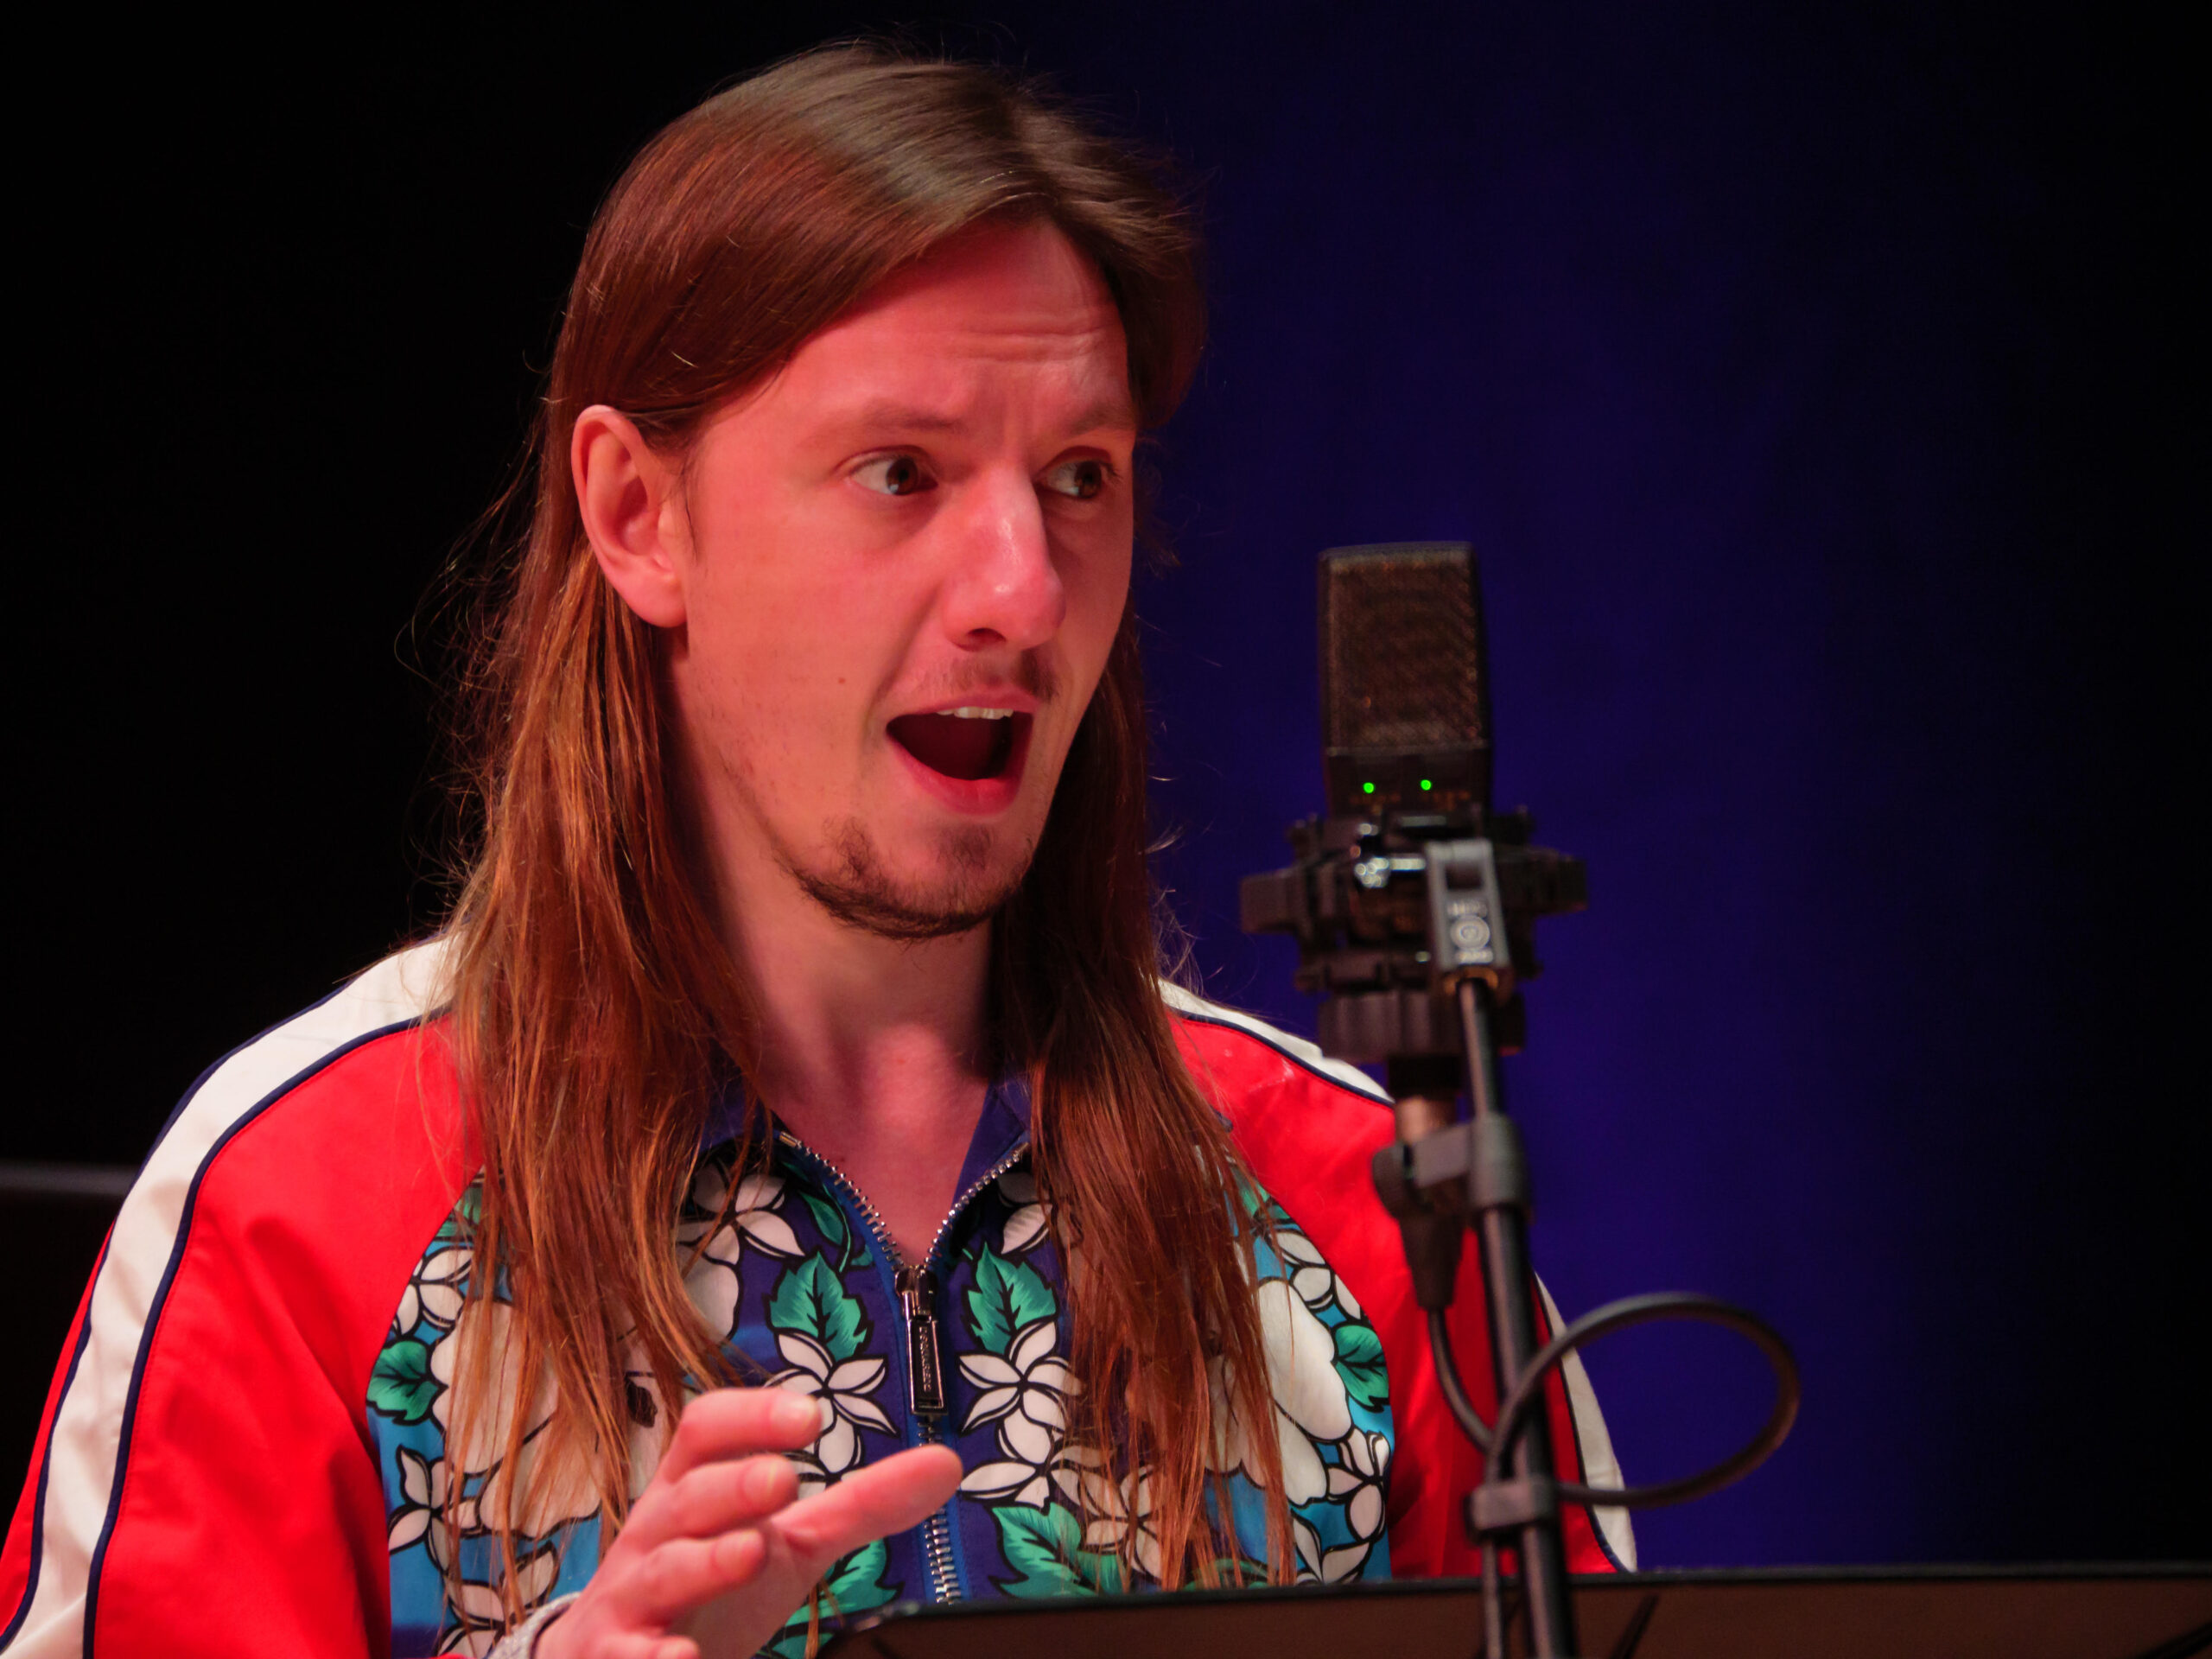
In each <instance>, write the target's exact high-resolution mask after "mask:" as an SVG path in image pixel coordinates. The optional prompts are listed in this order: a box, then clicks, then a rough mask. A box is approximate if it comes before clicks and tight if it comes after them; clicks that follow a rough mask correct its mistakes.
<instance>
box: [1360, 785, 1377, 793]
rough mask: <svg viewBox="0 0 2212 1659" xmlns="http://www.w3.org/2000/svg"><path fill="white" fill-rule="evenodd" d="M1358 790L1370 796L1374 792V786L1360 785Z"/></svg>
mask: <svg viewBox="0 0 2212 1659" xmlns="http://www.w3.org/2000/svg"><path fill="white" fill-rule="evenodd" d="M1360 788H1361V789H1363V790H1364V791H1366V792H1367V793H1368V794H1370V795H1372V794H1373V793H1374V792H1375V785H1372V784H1362V785H1360Z"/></svg>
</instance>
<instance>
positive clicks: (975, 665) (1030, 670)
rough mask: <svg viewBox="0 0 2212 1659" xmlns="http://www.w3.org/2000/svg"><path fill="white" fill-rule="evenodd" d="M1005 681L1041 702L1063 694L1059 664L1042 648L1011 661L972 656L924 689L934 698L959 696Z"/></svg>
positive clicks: (923, 689) (1001, 683) (1054, 698)
mask: <svg viewBox="0 0 2212 1659" xmlns="http://www.w3.org/2000/svg"><path fill="white" fill-rule="evenodd" d="M1004 685H1013V686H1014V687H1016V688H1017V689H1018V690H1023V691H1027V693H1028V694H1029V695H1030V696H1033V697H1034V698H1036V699H1037V701H1038V702H1053V701H1055V700H1056V699H1058V696H1059V695H1060V671H1059V667H1058V664H1055V663H1054V662H1052V660H1051V659H1050V658H1047V657H1046V656H1045V655H1044V654H1043V653H1042V652H1034V651H1025V652H1022V653H1021V654H1020V656H1019V657H1017V658H1014V661H1013V662H1012V664H1003V663H994V662H989V661H984V662H977V661H973V660H970V661H968V662H963V663H961V664H958V665H957V666H956V667H954V668H953V669H951V670H950V671H949V672H947V673H946V675H945V676H944V678H943V679H942V680H938V681H932V682H931V683H930V684H929V685H927V686H925V687H923V688H921V691H922V694H923V695H925V696H929V697H931V698H937V697H957V696H964V695H965V694H966V693H968V692H970V691H982V690H989V689H990V688H992V687H994V686H1004Z"/></svg>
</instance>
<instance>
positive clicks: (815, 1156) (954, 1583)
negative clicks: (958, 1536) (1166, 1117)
mask: <svg viewBox="0 0 2212 1659" xmlns="http://www.w3.org/2000/svg"><path fill="white" fill-rule="evenodd" d="M776 1138H777V1139H778V1140H779V1141H782V1142H783V1143H784V1144H785V1146H787V1147H791V1149H792V1150H793V1151H794V1152H797V1153H798V1154H801V1155H803V1156H804V1157H805V1158H806V1159H807V1160H808V1161H810V1163H812V1164H813V1165H814V1166H816V1167H817V1169H819V1170H821V1171H822V1173H823V1174H825V1175H827V1176H828V1177H829V1179H831V1180H832V1181H834V1182H836V1184H837V1185H838V1186H839V1187H841V1188H842V1189H843V1191H844V1192H846V1194H847V1195H848V1196H849V1197H850V1198H851V1199H852V1201H853V1204H854V1205H855V1208H857V1209H858V1210H859V1211H860V1212H861V1222H862V1224H864V1225H865V1226H866V1227H867V1228H868V1232H869V1234H870V1236H872V1237H873V1239H874V1243H875V1244H876V1247H877V1248H878V1249H880V1250H882V1252H883V1254H884V1256H885V1258H886V1259H887V1260H888V1261H889V1262H890V1263H891V1267H892V1274H893V1281H894V1283H895V1284H896V1285H897V1287H898V1291H899V1313H901V1314H902V1315H903V1316H904V1317H905V1319H906V1395H907V1406H908V1408H909V1413H910V1414H911V1415H912V1417H913V1419H914V1424H915V1427H917V1428H918V1430H919V1431H920V1433H921V1438H922V1442H923V1444H924V1445H929V1444H931V1443H933V1442H934V1441H935V1440H937V1437H938V1419H940V1418H942V1417H943V1416H944V1402H945V1387H944V1354H943V1351H942V1349H941V1348H940V1347H939V1345H938V1335H937V1324H938V1321H937V1275H936V1274H933V1273H931V1271H930V1270H929V1267H928V1263H930V1262H933V1261H935V1260H936V1259H937V1253H938V1249H940V1248H941V1247H942V1246H943V1245H944V1236H945V1234H946V1233H948V1232H950V1230H951V1229H952V1224H953V1222H954V1221H955V1220H956V1219H957V1218H958V1217H959V1214H960V1212H961V1211H963V1210H964V1209H966V1208H967V1207H968V1205H969V1200H971V1199H972V1198H975V1196H976V1194H977V1193H978V1192H982V1190H983V1189H984V1188H985V1187H987V1186H988V1185H990V1184H991V1183H992V1182H993V1181H995V1180H996V1179H998V1178H999V1177H1000V1176H1001V1175H1003V1174H1005V1173H1007V1171H1008V1170H1009V1169H1012V1168H1013V1167H1014V1165H1016V1164H1018V1163H1020V1161H1021V1158H1022V1154H1024V1153H1026V1152H1027V1151H1028V1150H1029V1141H1028V1138H1027V1136H1024V1137H1023V1139H1022V1141H1021V1142H1020V1145H1018V1146H1016V1147H1014V1150H1013V1151H1012V1152H1010V1153H1008V1154H1007V1155H1006V1156H1005V1157H1003V1158H1001V1159H1000V1160H999V1161H998V1162H997V1163H995V1164H994V1165H992V1166H991V1167H990V1168H989V1169H988V1170H986V1171H984V1172H983V1173H982V1175H980V1176H978V1177H977V1178H976V1179H975V1180H973V1181H970V1182H969V1184H968V1187H967V1190H966V1191H965V1192H962V1193H960V1194H959V1195H958V1196H957V1198H954V1199H953V1201H952V1208H951V1209H950V1210H948V1211H945V1215H944V1220H943V1221H941V1222H939V1223H938V1230H937V1236H936V1237H934V1238H932V1239H931V1240H930V1248H929V1250H928V1252H927V1253H926V1254H925V1255H924V1256H923V1257H922V1264H921V1265H919V1266H917V1265H915V1264H914V1263H912V1262H908V1261H907V1260H906V1255H905V1254H904V1253H903V1252H902V1251H900V1249H899V1246H898V1244H897V1243H895V1242H894V1241H893V1238H892V1236H891V1230H890V1229H889V1228H887V1227H886V1226H885V1225H884V1224H883V1216H882V1212H881V1211H879V1210H877V1209H876V1207H875V1206H874V1205H873V1204H870V1203H869V1202H868V1194H867V1193H865V1192H861V1190H860V1188H858V1187H857V1186H855V1185H853V1184H852V1182H851V1181H850V1180H849V1179H847V1177H846V1175H845V1172H844V1171H842V1169H839V1168H838V1167H837V1166H836V1165H835V1164H833V1163H831V1162H830V1161H829V1160H828V1159H827V1158H824V1157H823V1155H822V1154H820V1153H818V1152H817V1151H815V1149H814V1148H813V1147H810V1146H808V1145H807V1144H806V1142H805V1141H802V1140H800V1139H799V1138H798V1136H797V1135H793V1134H792V1133H791V1131H790V1130H789V1129H786V1128H779V1129H778V1130H777V1131H776ZM922 1554H923V1555H924V1556H925V1558H926V1560H927V1561H928V1563H929V1573H930V1593H931V1599H932V1600H935V1601H957V1600H959V1599H960V1575H959V1573H957V1571H956V1570H955V1568H954V1567H953V1563H952V1506H951V1505H950V1503H948V1504H946V1505H945V1506H944V1508H943V1509H941V1510H936V1511H934V1512H932V1513H931V1516H930V1517H929V1519H928V1520H926V1521H925V1522H923V1523H922Z"/></svg>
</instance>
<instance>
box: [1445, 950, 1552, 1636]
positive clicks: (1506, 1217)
mask: <svg viewBox="0 0 2212 1659" xmlns="http://www.w3.org/2000/svg"><path fill="white" fill-rule="evenodd" d="M1459 1031H1460V1036H1461V1039H1462V1041H1463V1043H1464V1045H1465V1047H1464V1052H1465V1056H1466V1062H1467V1099H1468V1102H1469V1103H1470V1104H1471V1106H1472V1107H1473V1109H1474V1116H1476V1118H1477V1119H1478V1120H1479V1119H1481V1118H1484V1117H1496V1118H1499V1119H1503V1117H1504V1116H1505V1108H1504V1103H1503V1100H1502V1098H1501V1096H1500V1095H1499V1091H1498V1084H1497V1056H1496V1054H1495V1053H1494V1052H1492V1049H1491V1038H1490V988H1489V987H1488V986H1486V985H1485V984H1484V983H1483V982H1481V981H1480V980H1478V979H1469V980H1465V981H1462V982H1461V983H1460V986H1459ZM1475 1239H1476V1243H1477V1244H1478V1246H1479V1247H1480V1249H1481V1251H1482V1268H1483V1300H1484V1304H1485V1305H1486V1306H1487V1308H1488V1310H1489V1314H1490V1351H1491V1373H1492V1375H1493V1376H1495V1377H1496V1378H1497V1397H1498V1398H1499V1399H1500V1400H1501V1401H1503V1399H1504V1398H1505V1397H1506V1396H1507V1395H1509V1394H1510V1393H1511V1392H1512V1391H1513V1385H1514V1383H1516V1381H1517V1380H1518V1379H1519V1377H1520V1376H1521V1373H1522V1369H1523V1368H1524V1367H1526V1366H1527V1364H1528V1363H1529V1360H1530V1358H1532V1357H1534V1356H1535V1352H1536V1350H1537V1348H1538V1347H1539V1346H1540V1345H1541V1344H1539V1343H1538V1342H1537V1340H1536V1308H1535V1288H1534V1287H1535V1280H1534V1279H1533V1277H1532V1276H1531V1275H1530V1273H1529V1217H1528V1213H1527V1211H1524V1210H1522V1209H1521V1208H1520V1207H1518V1206H1517V1205H1497V1206H1496V1207H1494V1208H1490V1209H1485V1210H1484V1211H1482V1213H1481V1214H1480V1215H1479V1216H1478V1217H1477V1218H1476V1230H1475ZM1512 1472H1513V1474H1514V1476H1515V1477H1516V1478H1526V1477H1529V1476H1531V1475H1538V1476H1542V1477H1544V1478H1547V1479H1548V1478H1551V1476H1552V1474H1553V1463H1552V1434H1551V1422H1550V1419H1549V1417H1548V1414H1547V1413H1546V1412H1545V1411H1544V1410H1543V1409H1542V1408H1541V1405H1539V1407H1538V1408H1537V1409H1535V1410H1534V1411H1531V1412H1530V1413H1529V1422H1528V1427H1527V1429H1526V1431H1525V1432H1524V1433H1522V1435H1521V1438H1520V1440H1518V1441H1517V1442H1516V1444H1515V1446H1514V1448H1513V1460H1512ZM1520 1540H1521V1543H1520V1552H1521V1585H1522V1593H1523V1595H1524V1596H1525V1597H1526V1598H1527V1601H1528V1606H1529V1652H1530V1653H1531V1654H1532V1655H1535V1656H1536V1659H1564V1656H1570V1655H1572V1654H1573V1652H1574V1651H1575V1641H1574V1611H1573V1603H1572V1602H1571V1601H1570V1600H1569V1599H1568V1597H1567V1550H1566V1547H1565V1545H1564V1544H1563V1543H1562V1541H1561V1540H1560V1523H1559V1520H1558V1517H1557V1516H1553V1517H1552V1518H1551V1519H1550V1520H1548V1521H1535V1522H1530V1523H1529V1525H1527V1526H1524V1527H1522V1529H1521V1530H1520Z"/></svg>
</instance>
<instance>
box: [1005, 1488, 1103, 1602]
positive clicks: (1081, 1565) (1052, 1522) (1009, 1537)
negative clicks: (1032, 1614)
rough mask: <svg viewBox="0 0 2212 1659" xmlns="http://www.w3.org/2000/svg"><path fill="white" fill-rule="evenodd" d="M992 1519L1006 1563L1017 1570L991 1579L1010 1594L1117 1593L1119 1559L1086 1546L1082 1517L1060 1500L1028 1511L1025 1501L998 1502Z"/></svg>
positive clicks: (1036, 1596)
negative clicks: (1010, 1576)
mask: <svg viewBox="0 0 2212 1659" xmlns="http://www.w3.org/2000/svg"><path fill="white" fill-rule="evenodd" d="M991 1519H992V1520H994V1521H995V1522H997V1523H998V1529H999V1548H1001V1550H1003V1551H1004V1552H1005V1554H1006V1559H1007V1565H1008V1566H1010V1567H1013V1568H1014V1571H1015V1572H1017V1573H1020V1575H1021V1576H1020V1577H1019V1578H1015V1579H994V1580H992V1581H991V1582H992V1583H994V1584H995V1585H996V1586H998V1587H999V1588H1000V1589H1001V1590H1003V1591H1005V1592H1006V1593H1007V1594H1008V1595H1009V1596H1019V1597H1020V1598H1022V1599H1024V1600H1038V1599H1042V1598H1044V1597H1046V1596H1089V1595H1096V1594H1098V1593H1099V1592H1101V1591H1103V1592H1105V1593H1107V1594H1108V1595H1118V1594H1119V1593H1120V1592H1121V1590H1122V1563H1121V1560H1120V1558H1118V1557H1117V1556H1116V1555H1115V1554H1114V1553H1113V1552H1112V1551H1111V1550H1096V1549H1085V1548H1084V1547H1083V1522H1082V1521H1081V1520H1080V1519H1079V1518H1078V1517H1077V1515H1076V1512H1075V1511H1074V1510H1071V1509H1069V1508H1068V1507H1067V1506H1066V1505H1065V1504H1062V1503H1055V1504H1053V1505H1052V1508H1050V1509H1047V1510H1033V1509H1031V1508H1030V1507H1029V1506H1028V1505H1027V1503H1001V1504H1000V1505H999V1506H998V1507H997V1508H995V1509H994V1510H992V1511H991Z"/></svg>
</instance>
